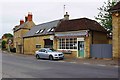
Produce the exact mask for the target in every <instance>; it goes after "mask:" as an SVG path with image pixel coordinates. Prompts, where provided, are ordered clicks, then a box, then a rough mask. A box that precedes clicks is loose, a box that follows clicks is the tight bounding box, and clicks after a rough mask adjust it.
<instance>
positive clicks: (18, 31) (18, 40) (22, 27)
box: [13, 13, 35, 53]
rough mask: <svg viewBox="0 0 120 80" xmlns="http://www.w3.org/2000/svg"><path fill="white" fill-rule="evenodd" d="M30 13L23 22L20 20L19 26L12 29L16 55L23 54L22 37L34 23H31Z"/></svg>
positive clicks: (31, 16)
mask: <svg viewBox="0 0 120 80" xmlns="http://www.w3.org/2000/svg"><path fill="white" fill-rule="evenodd" d="M32 18H33V15H32V13H28V16H26V17H25V22H24V20H20V24H19V25H17V26H15V27H14V28H13V31H14V32H13V33H14V40H13V41H14V47H15V48H16V53H23V36H24V35H25V34H26V33H27V32H28V31H29V30H30V29H31V28H32V27H33V26H35V23H34V22H33V19H32Z"/></svg>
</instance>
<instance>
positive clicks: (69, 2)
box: [0, 0, 108, 37]
mask: <svg viewBox="0 0 120 80" xmlns="http://www.w3.org/2000/svg"><path fill="white" fill-rule="evenodd" d="M107 1H108V0H1V1H0V37H1V36H2V35H3V34H5V33H11V34H13V31H12V29H13V28H14V26H16V25H19V22H20V19H24V18H25V16H26V15H27V14H28V12H31V13H32V14H33V21H34V23H35V24H36V25H37V24H41V23H45V22H49V21H53V20H57V19H62V18H63V16H64V12H68V14H69V15H70V19H76V18H83V17H86V18H89V19H93V20H95V16H97V15H98V13H99V10H98V9H97V8H99V7H101V6H102V5H103V4H104V2H107ZM64 5H66V6H65V10H64Z"/></svg>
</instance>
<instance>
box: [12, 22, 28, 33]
mask: <svg viewBox="0 0 120 80" xmlns="http://www.w3.org/2000/svg"><path fill="white" fill-rule="evenodd" d="M28 23H29V21H27V22H24V23H23V24H21V25H17V26H15V28H14V31H17V30H19V29H21V28H24V27H25V25H27V24H28Z"/></svg>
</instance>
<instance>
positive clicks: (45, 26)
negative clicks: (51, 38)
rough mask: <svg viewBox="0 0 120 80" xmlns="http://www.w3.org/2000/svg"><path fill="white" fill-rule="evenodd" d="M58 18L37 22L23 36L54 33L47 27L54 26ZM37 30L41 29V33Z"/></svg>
mask: <svg viewBox="0 0 120 80" xmlns="http://www.w3.org/2000/svg"><path fill="white" fill-rule="evenodd" d="M59 22H60V20H54V21H50V22H47V23H43V24H39V25H36V26H34V27H32V28H31V30H30V31H29V32H28V33H27V34H26V35H25V36H24V37H31V36H38V35H47V34H54V31H50V32H49V31H48V30H49V29H52V28H56V27H57V25H58V23H59ZM39 30H43V32H42V33H40V32H39Z"/></svg>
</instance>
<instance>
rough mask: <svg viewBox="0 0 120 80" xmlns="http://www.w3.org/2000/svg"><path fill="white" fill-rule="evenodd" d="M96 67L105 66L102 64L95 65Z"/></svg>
mask: <svg viewBox="0 0 120 80" xmlns="http://www.w3.org/2000/svg"><path fill="white" fill-rule="evenodd" d="M97 66H106V65H103V64H97Z"/></svg>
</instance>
